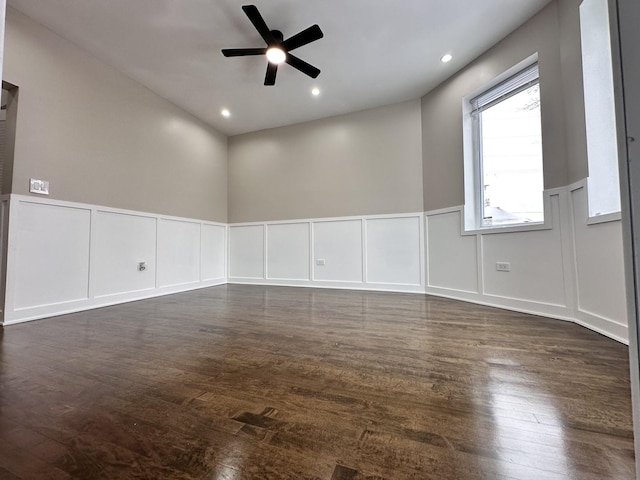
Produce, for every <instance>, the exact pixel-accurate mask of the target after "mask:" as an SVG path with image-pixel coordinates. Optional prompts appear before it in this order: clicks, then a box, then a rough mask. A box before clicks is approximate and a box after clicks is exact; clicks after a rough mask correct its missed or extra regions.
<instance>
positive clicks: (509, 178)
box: [465, 63, 544, 228]
mask: <svg viewBox="0 0 640 480" xmlns="http://www.w3.org/2000/svg"><path fill="white" fill-rule="evenodd" d="M467 111H468V112H469V113H470V117H471V121H470V122H468V125H470V128H471V130H472V138H473V139H472V150H473V154H472V158H473V179H474V185H473V188H472V190H473V197H474V198H473V199H472V201H471V202H469V201H467V207H469V206H470V205H472V206H473V213H474V217H475V218H474V221H473V224H474V227H475V228H490V227H504V226H512V225H524V224H532V223H543V222H544V199H543V190H544V180H543V172H542V131H541V130H542V129H541V122H540V84H539V80H538V64H537V63H534V64H533V65H529V66H527V67H526V68H524V69H522V70H520V71H518V72H517V73H516V74H515V75H511V76H510V77H508V78H507V79H506V80H503V81H501V82H499V83H498V84H494V85H493V86H491V87H490V88H488V89H486V90H485V91H483V92H482V93H480V94H479V95H477V96H475V97H473V98H471V99H470V100H469V105H468V106H467ZM465 173H468V172H465Z"/></svg>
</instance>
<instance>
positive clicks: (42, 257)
mask: <svg viewBox="0 0 640 480" xmlns="http://www.w3.org/2000/svg"><path fill="white" fill-rule="evenodd" d="M9 202H10V206H9V208H10V215H9V226H8V229H9V231H8V254H7V260H6V262H7V263H6V268H7V276H6V279H7V280H6V282H7V284H6V298H5V311H4V312H3V313H4V325H9V324H12V323H18V322H22V321H26V320H33V319H37V318H43V317H49V316H53V315H59V314H62V313H68V312H73V311H80V310H86V309H89V308H95V307H100V306H105V305H111V304H115V303H121V302H125V301H131V300H138V299H141V298H147V297H152V296H157V295H163V294H167V293H174V292H179V291H184V290H190V289H194V288H201V287H205V286H211V285H218V284H223V283H226V280H227V279H226V275H225V272H226V270H227V267H226V261H225V259H226V250H227V245H226V239H227V231H226V230H227V227H226V225H225V224H218V223H214V222H204V221H200V220H193V219H186V218H175V217H168V216H163V215H154V214H148V213H144V212H133V211H127V210H118V209H111V208H105V207H99V206H95V205H85V204H78V203H72V202H63V201H55V200H50V199H47V198H35V197H29V196H22V195H11V196H10V200H9ZM3 205H4V204H3ZM141 262H144V263H145V264H146V268H145V269H144V270H142V271H140V270H139V268H138V265H139V263H141Z"/></svg>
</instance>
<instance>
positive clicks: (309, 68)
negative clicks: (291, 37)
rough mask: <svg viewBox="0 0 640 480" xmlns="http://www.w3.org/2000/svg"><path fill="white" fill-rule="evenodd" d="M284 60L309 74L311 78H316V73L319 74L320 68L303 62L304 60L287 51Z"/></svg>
mask: <svg viewBox="0 0 640 480" xmlns="http://www.w3.org/2000/svg"><path fill="white" fill-rule="evenodd" d="M285 62H287V63H288V64H289V65H291V66H292V67H293V68H297V69H298V70H300V71H301V72H302V73H304V74H306V75H309V76H310V77H311V78H316V77H317V76H318V75H320V69H318V68H316V67H314V66H313V65H311V64H309V63H307V62H305V61H304V60H301V59H299V58H298V57H296V56H294V55H291V54H290V53H287V59H286V60H285Z"/></svg>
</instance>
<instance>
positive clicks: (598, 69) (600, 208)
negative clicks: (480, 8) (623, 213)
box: [580, 0, 620, 217]
mask: <svg viewBox="0 0 640 480" xmlns="http://www.w3.org/2000/svg"><path fill="white" fill-rule="evenodd" d="M608 9H609V7H608V4H607V0H584V1H583V2H582V4H581V5H580V32H581V38H582V75H583V84H584V104H585V121H586V128H587V154H588V163H589V180H588V185H589V216H590V217H597V216H601V215H606V214H613V213H615V212H619V211H620V184H619V179H618V145H617V131H616V114H615V104H614V94H613V66H612V60H611V58H612V57H611V34H610V31H609V10H608Z"/></svg>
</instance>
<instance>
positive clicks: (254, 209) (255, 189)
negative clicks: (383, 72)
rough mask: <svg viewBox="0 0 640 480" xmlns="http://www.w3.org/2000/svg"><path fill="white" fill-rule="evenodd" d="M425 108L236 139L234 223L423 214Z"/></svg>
mask: <svg viewBox="0 0 640 480" xmlns="http://www.w3.org/2000/svg"><path fill="white" fill-rule="evenodd" d="M420 135H421V133H420V100H419V99H416V100H412V101H410V102H404V103H400V104H396V105H391V106H387V107H380V108H375V109H371V110H365V111H362V112H357V113H352V114H348V115H342V116H338V117H332V118H328V119H324V120H318V121H313V122H308V123H302V124H298V125H293V126H289V127H281V128H275V129H270V130H264V131H261V132H256V133H249V134H246V135H240V136H236V137H231V138H230V139H229V221H230V222H249V221H267V220H288V219H296V218H318V217H339V216H349V215H368V214H383V213H385V214H386V213H406V212H420V211H422V161H421V151H420V145H421V143H420Z"/></svg>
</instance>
